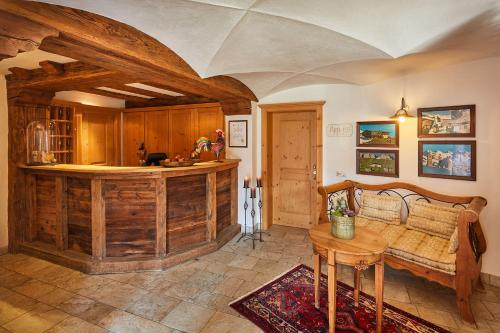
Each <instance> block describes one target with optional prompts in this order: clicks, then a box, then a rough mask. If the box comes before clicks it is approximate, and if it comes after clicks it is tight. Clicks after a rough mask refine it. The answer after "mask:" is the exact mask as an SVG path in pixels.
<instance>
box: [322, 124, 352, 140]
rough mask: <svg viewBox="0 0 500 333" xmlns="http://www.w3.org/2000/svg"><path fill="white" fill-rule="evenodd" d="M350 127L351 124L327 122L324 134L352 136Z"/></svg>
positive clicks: (329, 135)
mask: <svg viewBox="0 0 500 333" xmlns="http://www.w3.org/2000/svg"><path fill="white" fill-rule="evenodd" d="M352 129H353V127H352V124H328V126H326V136H328V137H349V136H352Z"/></svg>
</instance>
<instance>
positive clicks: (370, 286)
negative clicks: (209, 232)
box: [0, 226, 500, 333]
mask: <svg viewBox="0 0 500 333" xmlns="http://www.w3.org/2000/svg"><path fill="white" fill-rule="evenodd" d="M264 238H265V242H263V243H257V245H256V249H255V250H252V248H251V243H250V242H249V241H246V242H240V243H236V239H237V238H235V239H233V240H232V241H231V242H230V243H228V244H227V245H226V246H224V247H223V248H222V249H220V250H219V251H217V252H215V253H212V254H209V255H206V256H203V257H201V258H199V259H197V260H191V261H189V262H187V263H184V264H182V265H179V266H176V267H173V268H171V269H168V270H166V271H163V272H141V273H125V274H106V275H99V276H97V275H93V276H90V275H85V274H82V273H80V272H77V271H74V270H71V269H67V268H64V267H61V266H58V265H55V264H52V263H49V262H46V261H43V260H39V259H35V258H32V257H28V256H25V255H21V254H18V255H4V256H0V333H3V332H16V333H17V332H27V333H38V332H51V333H56V332H71V333H79V332H82V333H92V332H107V331H111V332H126V333H133V332H204V333H208V332H211V333H224V332H228V333H229V332H231V333H238V332H244V333H253V332H260V330H259V329H258V328H257V327H255V326H254V325H253V324H252V323H250V322H249V321H247V320H246V319H244V318H242V317H240V316H239V315H238V314H237V313H236V312H235V311H233V310H232V309H231V308H230V307H228V305H227V304H228V303H229V302H230V301H231V300H233V299H235V298H237V297H239V296H241V295H244V294H246V293H248V292H249V291H252V290H253V289H255V288H257V287H259V286H261V285H262V284H264V283H266V282H267V281H269V280H270V279H272V278H273V277H275V276H277V275H279V274H281V273H283V272H284V271H286V270H288V269H290V268H291V267H293V266H295V265H297V264H299V263H304V264H307V265H310V266H311V264H312V263H311V255H312V249H311V245H310V243H309V241H308V237H307V233H306V231H304V230H300V229H294V228H286V227H280V226H273V228H272V229H271V231H270V235H268V236H267V235H265V237H264ZM340 278H341V280H343V281H345V282H347V283H349V284H352V272H351V270H350V269H349V268H347V267H345V268H342V269H341V273H340ZM385 281H386V282H385V295H384V297H385V301H386V302H388V303H391V304H393V305H395V306H397V307H399V308H401V309H404V310H405V311H408V312H410V313H413V314H415V315H418V316H420V317H423V318H424V319H427V320H429V321H431V322H434V323H436V324H438V325H441V326H443V327H446V328H448V329H450V330H451V331H453V332H500V288H495V287H491V286H487V292H486V293H476V294H475V295H474V312H475V315H476V318H477V319H478V324H479V329H478V330H475V329H471V328H469V327H467V326H463V325H462V324H461V322H460V320H459V318H458V315H457V310H456V306H455V298H454V295H453V291H451V290H448V289H446V288H443V287H440V286H439V285H437V284H434V283H429V282H426V281H425V280H423V279H420V278H416V277H413V276H411V275H410V274H409V273H405V272H399V271H395V270H391V269H389V268H386V277H385ZM362 285H363V290H364V291H365V292H368V293H370V294H373V291H374V283H373V271H370V270H368V271H366V272H365V274H364V276H363V283H362Z"/></svg>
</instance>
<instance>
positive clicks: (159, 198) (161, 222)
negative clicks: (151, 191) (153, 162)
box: [156, 178, 167, 258]
mask: <svg viewBox="0 0 500 333" xmlns="http://www.w3.org/2000/svg"><path fill="white" fill-rule="evenodd" d="M166 253H167V180H166V178H159V179H157V180H156V256H158V257H160V258H162V257H165V255H166Z"/></svg>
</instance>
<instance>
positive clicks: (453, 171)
mask: <svg viewBox="0 0 500 333" xmlns="http://www.w3.org/2000/svg"><path fill="white" fill-rule="evenodd" d="M418 176H419V177H430V178H446V179H458V180H469V181H475V180H476V141H473V140H470V141H451V140H448V141H445V140H440V141H419V142H418Z"/></svg>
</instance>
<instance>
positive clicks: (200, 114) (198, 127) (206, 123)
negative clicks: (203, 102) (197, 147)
mask: <svg viewBox="0 0 500 333" xmlns="http://www.w3.org/2000/svg"><path fill="white" fill-rule="evenodd" d="M194 115H195V140H196V139H198V138H199V137H201V136H205V137H207V138H209V139H210V140H214V139H215V131H216V130H217V129H218V128H220V129H223V128H224V114H223V113H222V110H221V109H220V107H213V108H199V109H196V111H195V112H194ZM221 158H224V153H223V154H222V155H221ZM200 159H201V160H202V161H210V160H213V159H215V155H214V154H213V153H212V152H202V153H201V154H200Z"/></svg>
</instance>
